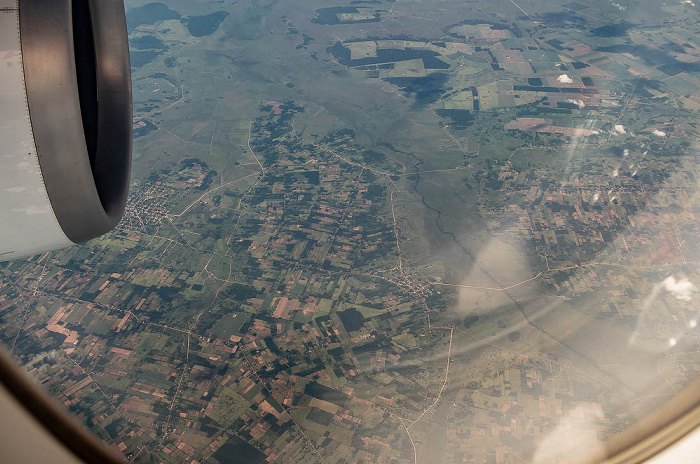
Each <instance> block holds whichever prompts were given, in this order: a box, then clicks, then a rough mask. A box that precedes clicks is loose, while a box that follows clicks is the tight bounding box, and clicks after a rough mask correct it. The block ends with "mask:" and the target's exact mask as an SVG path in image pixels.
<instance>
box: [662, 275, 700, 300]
mask: <svg viewBox="0 0 700 464" xmlns="http://www.w3.org/2000/svg"><path fill="white" fill-rule="evenodd" d="M661 285H662V286H663V287H664V288H665V289H666V291H669V292H671V295H673V297H674V298H675V299H677V300H680V301H690V300H691V299H692V295H693V293H696V292H697V291H698V288H697V287H696V286H695V285H693V283H692V282H691V281H689V280H688V279H681V280H678V281H677V280H676V279H675V277H673V276H671V277H667V278H666V279H665V280H664V281H663V282H661Z"/></svg>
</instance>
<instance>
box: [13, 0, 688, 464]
mask: <svg viewBox="0 0 700 464" xmlns="http://www.w3.org/2000/svg"><path fill="white" fill-rule="evenodd" d="M698 8H699V6H696V5H695V3H693V2H691V1H690V0H668V1H666V2H660V1H657V0H653V1H652V0H639V1H631V0H618V1H612V0H588V1H585V2H584V1H581V2H579V1H571V0H547V1H545V0H522V1H521V0H490V1H488V2H486V1H484V2H479V1H476V2H465V1H464V0H426V1H422V2H421V1H413V0H354V1H350V0H337V1H331V2H329V1H328V0H323V1H321V0H287V1H281V2H280V1H277V0H239V1H229V0H224V1H213V0H201V1H197V2H192V1H189V0H167V1H166V0H163V1H162V2H157V3H148V2H147V1H143V0H127V1H126V11H127V20H128V31H129V39H130V46H131V66H132V79H133V98H134V123H133V124H134V126H133V127H134V170H133V176H132V177H133V181H132V187H131V195H130V199H129V204H128V207H127V212H126V215H125V218H124V219H123V221H122V222H121V223H120V225H119V226H118V227H117V229H116V230H115V231H113V232H112V233H110V234H109V235H107V236H105V237H102V238H99V239H96V240H93V241H90V242H88V243H86V244H83V245H80V246H75V247H72V248H69V249H66V250H62V251H56V252H52V253H47V254H44V255H40V256H36V257H33V258H30V259H28V260H22V261H14V262H10V263H4V264H2V265H0V270H1V271H2V273H1V274H0V316H1V318H0V339H1V340H2V342H3V343H4V344H5V345H6V346H7V347H8V349H10V350H11V351H12V353H13V355H14V356H15V357H16V358H17V359H18V360H19V361H20V362H21V363H22V364H23V365H24V366H25V367H26V369H27V370H28V371H29V372H30V373H31V375H32V376H34V377H35V378H36V379H37V380H39V381H40V382H41V383H42V385H43V387H44V388H45V389H46V390H47V391H49V392H50V393H51V394H52V395H53V396H54V397H56V398H57V399H58V400H59V401H60V402H61V403H62V404H64V405H65V406H66V407H67V408H68V409H69V410H70V411H71V412H73V413H74V414H76V415H77V417H78V418H79V419H80V420H81V421H82V422H84V423H85V424H86V425H87V426H88V427H89V428H90V429H91V430H92V431H93V432H94V433H95V434H97V435H98V436H99V437H100V438H101V439H103V440H104V441H105V442H106V443H108V444H109V445H111V446H113V447H114V448H116V449H118V450H119V451H120V452H121V453H123V454H124V456H126V457H127V458H128V459H130V460H131V461H132V462H136V463H150V462H153V463H158V462H163V463H181V462H190V463H194V462H199V463H213V464H217V463H220V464H229V463H239V462H246V463H262V462H273V461H274V462H290V463H294V462H299V463H302V462H303V463H359V462H376V463H414V464H419V463H421V464H429V463H462V462H479V463H481V462H489V463H491V462H493V463H522V462H529V463H538V464H539V463H552V462H558V463H567V462H575V460H576V459H579V458H581V457H583V456H584V455H585V453H586V452H589V451H592V450H595V449H597V448H598V447H600V446H602V445H603V443H604V442H605V441H606V440H608V439H610V438H611V437H613V436H614V435H615V434H617V433H620V432H623V431H625V430H628V429H629V428H630V427H632V426H634V424H635V423H637V422H638V421H639V420H640V419H642V418H644V417H645V416H647V415H648V414H650V413H652V412H653V411H655V410H657V409H658V408H659V407H661V406H662V405H664V404H665V403H666V402H668V401H669V400H671V399H672V398H673V397H674V395H676V394H677V393H678V392H680V391H681V390H683V388H684V387H686V386H687V385H689V384H690V383H692V382H693V381H694V380H696V377H697V372H698V369H700V357H699V355H698V343H699V342H700V337H699V335H698V330H699V329H698V328H697V325H698V318H699V317H700V315H699V314H698V302H699V301H700V300H699V298H700V295H698V293H697V292H698V286H699V285H700V268H699V267H698V263H700V228H699V226H698V216H696V214H697V213H698V208H699V207H700V198H699V197H698V185H697V177H698V175H700V163H699V162H698V156H697V151H698V122H699V121H698V110H699V109H700V64H699V63H700V32H699V31H700V21H699V20H700V13H699V11H698Z"/></svg>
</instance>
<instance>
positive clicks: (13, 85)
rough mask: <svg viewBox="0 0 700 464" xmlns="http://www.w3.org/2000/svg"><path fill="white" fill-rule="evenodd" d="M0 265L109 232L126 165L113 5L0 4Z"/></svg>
mask: <svg viewBox="0 0 700 464" xmlns="http://www.w3.org/2000/svg"><path fill="white" fill-rule="evenodd" d="M0 84H1V85H0V261H4V260H8V259H14V258H17V257H21V256H29V255H33V254H36V253H40V252H43V251H49V250H54V249H58V248H61V247H63V246H67V245H71V244H72V243H81V242H85V241H87V240H89V239H91V238H95V237H97V236H99V235H101V234H104V233H105V232H107V231H109V230H111V229H112V228H113V227H114V226H115V225H116V224H117V222H118V221H119V220H120V218H121V216H122V214H123V212H124V205H125V203H126V198H127V193H128V186H129V174H130V166H131V134H132V107H131V78H130V66H129V49H128V43H127V31H126V21H125V16H124V4H123V2H122V1H121V0H0Z"/></svg>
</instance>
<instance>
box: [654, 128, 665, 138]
mask: <svg viewBox="0 0 700 464" xmlns="http://www.w3.org/2000/svg"><path fill="white" fill-rule="evenodd" d="M652 134H654V135H655V136H657V137H666V132H664V131H662V130H659V129H654V131H653V132H652Z"/></svg>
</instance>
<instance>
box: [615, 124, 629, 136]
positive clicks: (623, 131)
mask: <svg viewBox="0 0 700 464" xmlns="http://www.w3.org/2000/svg"><path fill="white" fill-rule="evenodd" d="M626 133H627V129H625V126H623V125H622V124H615V127H613V134H619V135H625V134H626Z"/></svg>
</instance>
